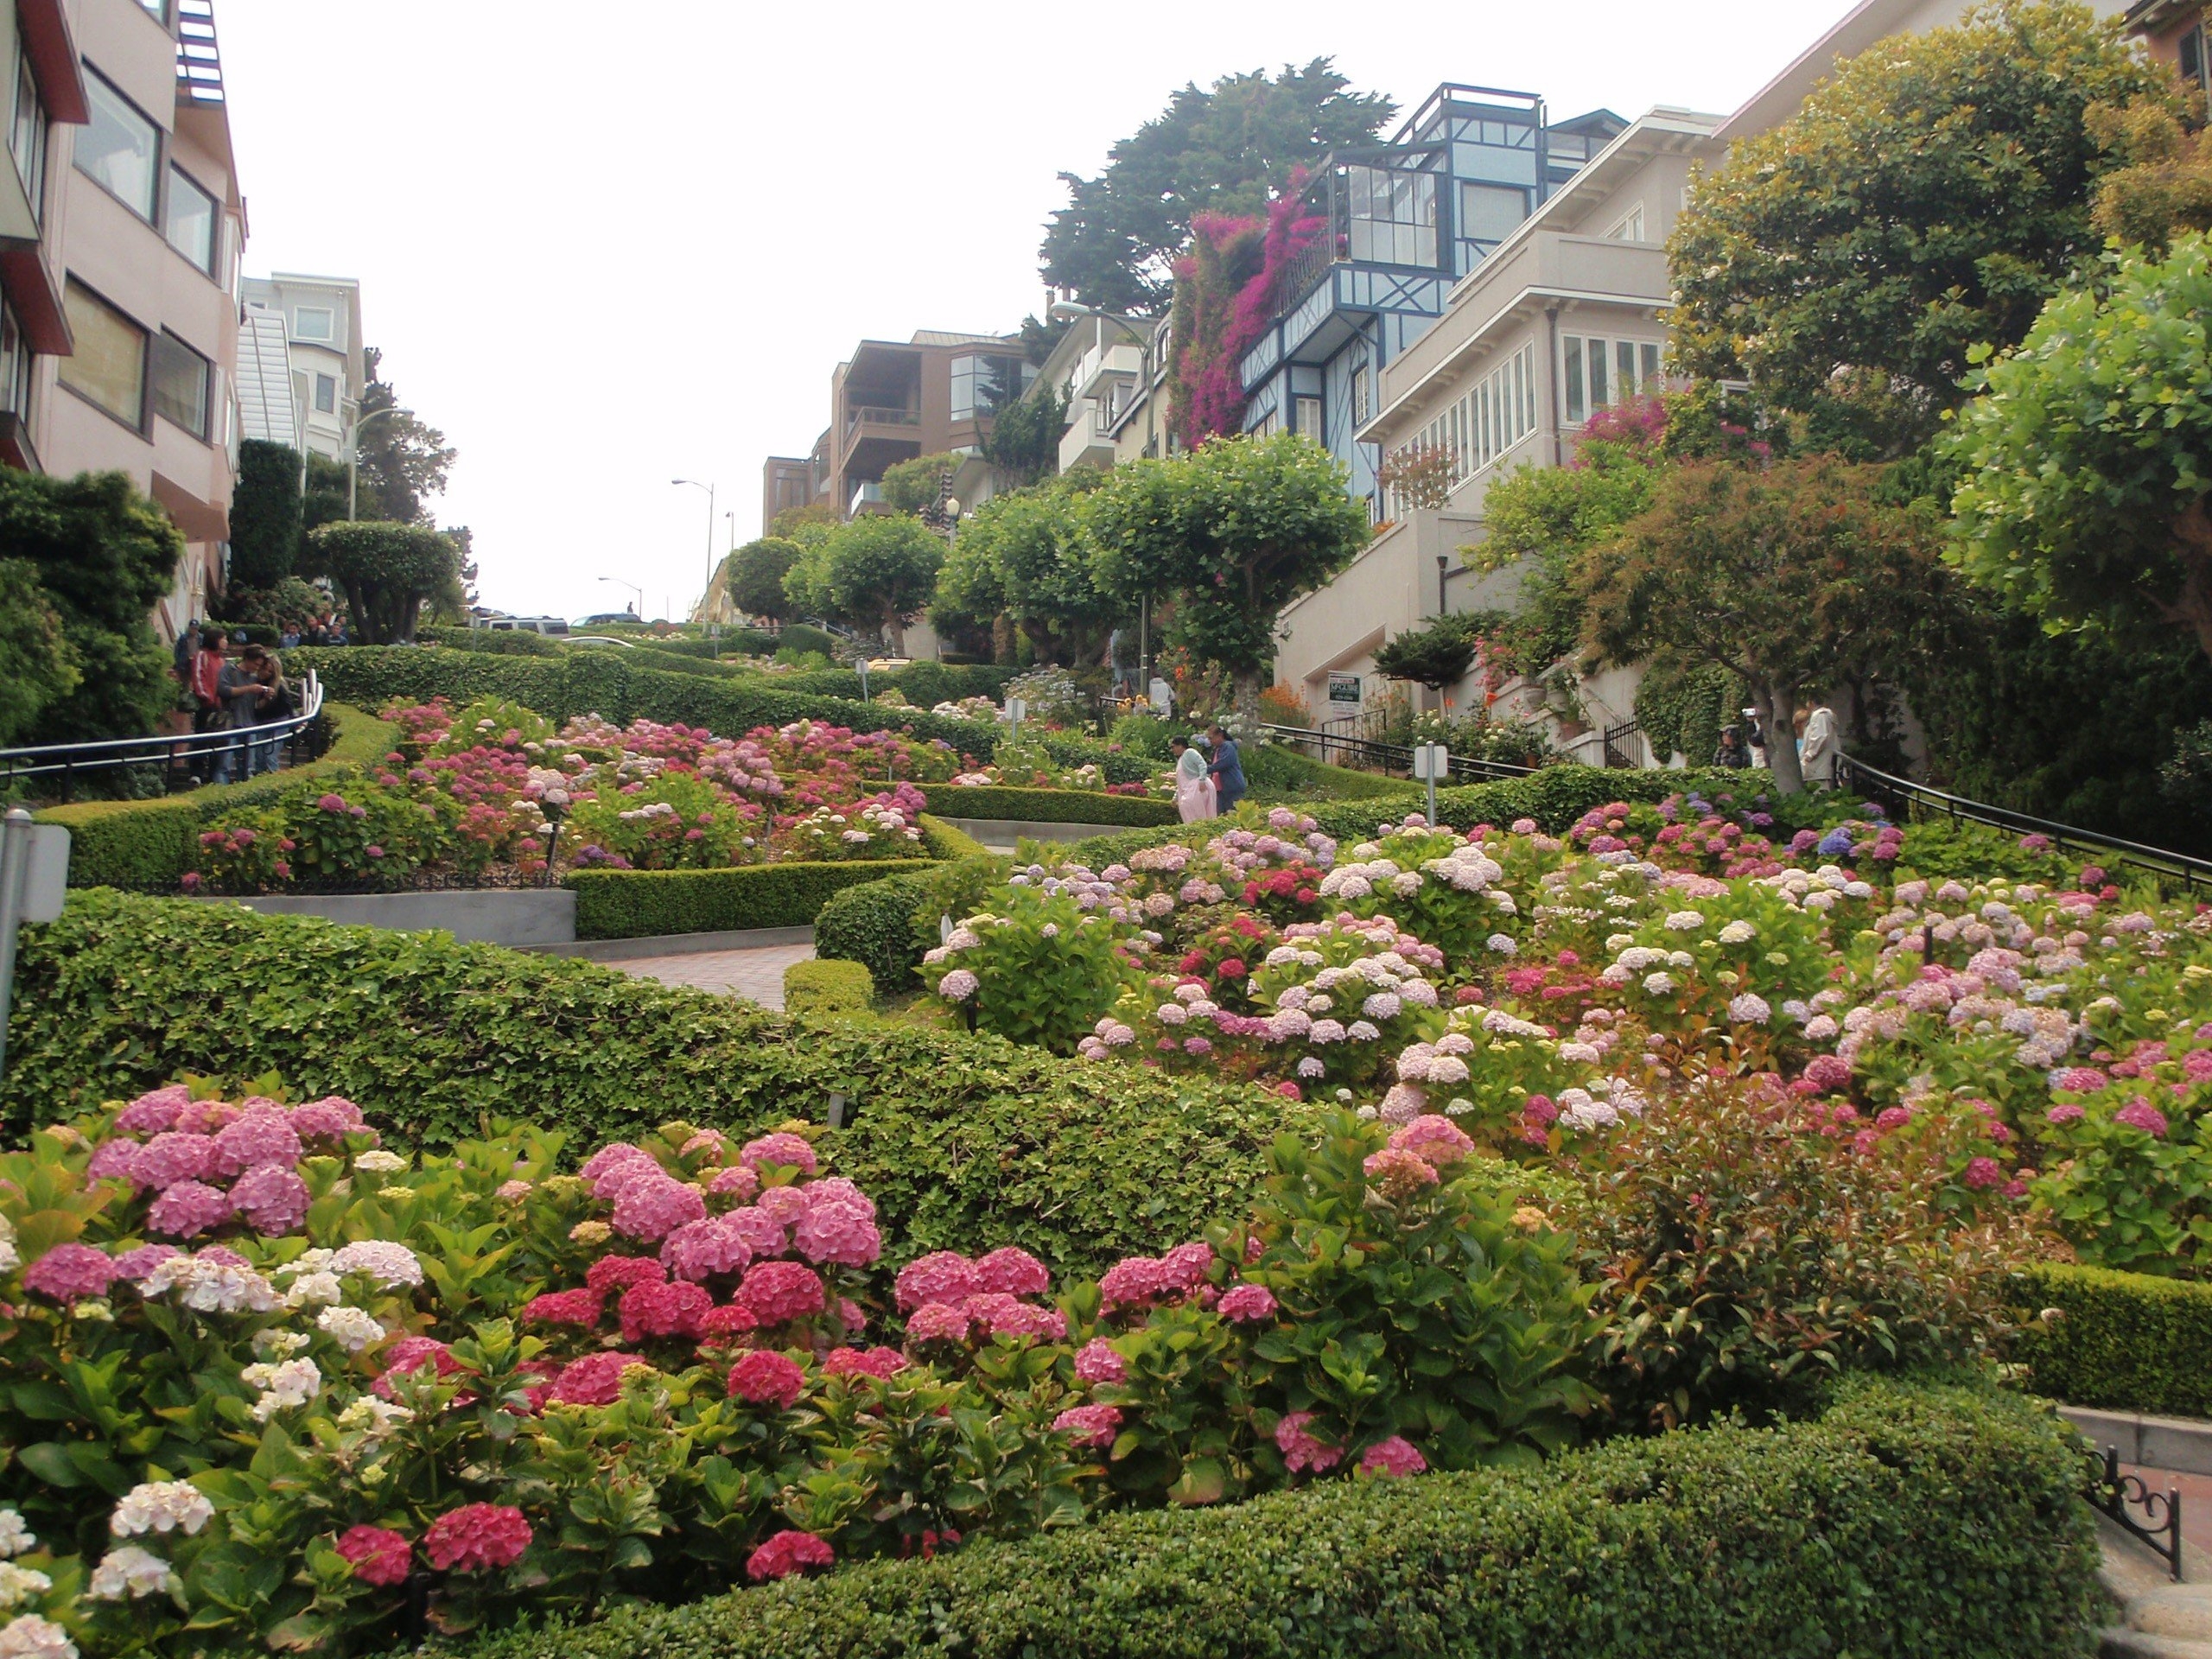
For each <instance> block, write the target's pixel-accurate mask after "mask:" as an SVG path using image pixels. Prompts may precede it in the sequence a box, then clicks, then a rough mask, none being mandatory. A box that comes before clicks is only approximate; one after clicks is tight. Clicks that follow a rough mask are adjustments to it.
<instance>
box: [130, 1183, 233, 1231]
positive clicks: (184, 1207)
mask: <svg viewBox="0 0 2212 1659" xmlns="http://www.w3.org/2000/svg"><path fill="white" fill-rule="evenodd" d="M230 1218H231V1199H230V1195H229V1194H228V1193H226V1192H224V1191H223V1190H222V1189H221V1188H220V1187H214V1186H209V1185H207V1183H205V1182H204V1181H178V1182H176V1183H175V1184H174V1185H170V1186H168V1187H166V1188H164V1189H163V1190H162V1195H161V1197H159V1198H156V1199H155V1200H154V1203H153V1207H152V1208H151V1209H149V1210H148V1211H146V1225H147V1227H148V1229H149V1230H151V1231H153V1232H156V1233H166V1234H168V1236H170V1237H171V1238H196V1237H198V1236H200V1234H202V1233H204V1232H207V1231H209V1230H212V1229H213V1228H217V1227H219V1226H221V1225H222V1224H224V1223H225V1222H226V1221H228V1220H229V1219H230Z"/></svg>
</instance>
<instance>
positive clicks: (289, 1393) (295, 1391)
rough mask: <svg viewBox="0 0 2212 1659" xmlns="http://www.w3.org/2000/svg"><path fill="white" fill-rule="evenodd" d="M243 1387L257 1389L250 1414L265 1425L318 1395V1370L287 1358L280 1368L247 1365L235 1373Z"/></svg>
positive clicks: (307, 1362) (306, 1362) (312, 1364)
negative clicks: (281, 1413)
mask: <svg viewBox="0 0 2212 1659" xmlns="http://www.w3.org/2000/svg"><path fill="white" fill-rule="evenodd" d="M239 1375H240V1377H241V1378H242V1379H243V1380H244V1381H245V1383H246V1384H247V1386H249V1387H251V1388H256V1389H260V1390H261V1391H262V1394H261V1398H259V1399H258V1400H257V1401H255V1402H253V1414H254V1416H255V1418H256V1419H257V1421H261V1422H264V1423H265V1422H267V1421H269V1420H270V1418H271V1417H274V1416H275V1415H276V1414H277V1413H278V1412H280V1411H290V1410H293V1409H294V1408H297V1407H300V1406H304V1405H305V1404H307V1402H308V1401H310V1400H312V1399H314V1398H315V1395H318V1394H321V1392H322V1370H321V1367H320V1366H318V1365H317V1364H316V1363H315V1361H313V1360H311V1359H288V1360H286V1361H285V1362H284V1363H283V1364H281V1365H249V1366H247V1367H246V1368H245V1370H244V1371H243V1372H241V1373H239Z"/></svg>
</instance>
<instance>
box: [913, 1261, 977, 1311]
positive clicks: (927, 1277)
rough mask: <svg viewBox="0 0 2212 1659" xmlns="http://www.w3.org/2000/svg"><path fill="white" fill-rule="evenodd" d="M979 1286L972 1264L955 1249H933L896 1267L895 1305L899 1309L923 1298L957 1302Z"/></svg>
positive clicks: (934, 1300)
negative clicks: (896, 1298)
mask: <svg viewBox="0 0 2212 1659" xmlns="http://www.w3.org/2000/svg"><path fill="white" fill-rule="evenodd" d="M982 1288H983V1285H982V1279H981V1277H980V1276H979V1275H978V1274H977V1273H976V1264H975V1263H974V1262H970V1261H969V1259H968V1258H967V1257H966V1256H964V1255H961V1254H960V1253H959V1252H958V1251H957V1250H936V1251H933V1252H931V1254H930V1255H925V1256H922V1257H921V1258H919V1259H918V1260H917V1261H913V1262H908V1263H907V1264H906V1266H905V1267H903V1268H900V1269H899V1281H898V1296H899V1308H900V1309H901V1310H902V1311H905V1310H907V1309H912V1308H917V1307H919V1306H922V1304H924V1303H925V1302H959V1301H965V1300H967V1299H968V1298H969V1297H970V1296H973V1295H975V1294H977V1293H978V1292H980V1291H981V1290H982Z"/></svg>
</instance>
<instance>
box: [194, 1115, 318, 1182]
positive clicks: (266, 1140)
mask: <svg viewBox="0 0 2212 1659" xmlns="http://www.w3.org/2000/svg"><path fill="white" fill-rule="evenodd" d="M299 1161H300V1137H299V1134H298V1132H297V1131H296V1130H295V1129H294V1128H292V1120H291V1117H290V1116H289V1114H288V1113H287V1112H286V1111H285V1110H284V1109H283V1107H281V1106H256V1107H253V1108H251V1109H250V1110H246V1111H242V1112H240V1113H239V1114H238V1119H237V1121H236V1122H232V1123H229V1124H226V1125H225V1126H224V1128H222V1129H220V1130H219V1131H218V1132H217V1134H216V1136H215V1171H216V1173H218V1174H220V1175H243V1174H244V1173H245V1172H246V1171H247V1170H249V1169H257V1168H258V1167H260V1166H262V1165H264V1164H277V1165H279V1166H282V1167H283V1168H285V1169H289V1168H291V1166H293V1165H295V1164H296V1163H298V1162H299Z"/></svg>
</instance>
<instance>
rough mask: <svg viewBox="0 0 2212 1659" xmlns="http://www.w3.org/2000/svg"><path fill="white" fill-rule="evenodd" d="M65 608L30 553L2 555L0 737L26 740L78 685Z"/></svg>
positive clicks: (0, 588) (0, 570) (0, 598)
mask: <svg viewBox="0 0 2212 1659" xmlns="http://www.w3.org/2000/svg"><path fill="white" fill-rule="evenodd" d="M78 682H79V674H78V671H77V658H76V653H75V652H72V651H71V650H70V649H69V640H68V636H67V633H66V632H64V630H63V627H62V624H61V614H60V612H59V611H57V610H55V609H54V603H53V601H51V600H50V599H48V597H47V594H46V589H45V588H42V587H41V586H40V585H39V579H38V567H37V566H36V565H35V564H33V563H31V562H30V561H29V560H28V559H0V743H16V742H19V741H22V739H23V738H24V737H25V736H27V735H28V734H29V733H31V732H33V731H34V730H35V729H36V728H37V726H38V722H39V717H40V716H41V715H43V714H44V713H45V712H46V711H47V710H48V709H50V708H52V707H53V706H54V704H55V703H57V702H60V701H61V700H62V699H63V698H64V697H66V696H68V695H69V694H70V693H71V692H73V691H74V690H76V689H77V685H78Z"/></svg>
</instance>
